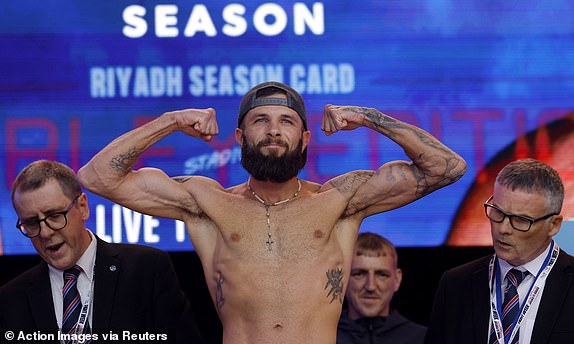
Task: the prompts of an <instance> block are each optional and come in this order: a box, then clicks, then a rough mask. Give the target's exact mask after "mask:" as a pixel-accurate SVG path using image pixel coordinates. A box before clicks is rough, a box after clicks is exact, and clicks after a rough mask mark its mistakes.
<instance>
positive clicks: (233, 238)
mask: <svg viewBox="0 0 574 344" xmlns="http://www.w3.org/2000/svg"><path fill="white" fill-rule="evenodd" d="M230 238H231V241H235V242H238V241H239V240H241V235H239V234H237V233H231V236H230Z"/></svg>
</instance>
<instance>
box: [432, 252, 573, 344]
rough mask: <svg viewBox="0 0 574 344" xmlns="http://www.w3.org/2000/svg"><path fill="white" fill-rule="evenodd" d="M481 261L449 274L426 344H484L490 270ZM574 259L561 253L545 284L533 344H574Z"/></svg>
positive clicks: (486, 261) (438, 297) (485, 260)
mask: <svg viewBox="0 0 574 344" xmlns="http://www.w3.org/2000/svg"><path fill="white" fill-rule="evenodd" d="M491 257H492V256H488V257H483V258H480V259H478V260H475V261H473V262H470V263H468V264H465V265H461V266H459V267H456V268H454V269H451V270H449V271H447V272H445V273H444V274H443V276H442V278H441V280H440V283H439V286H438V290H437V294H436V297H435V300H434V305H433V310H432V313H431V318H430V322H429V327H428V331H427V335H426V339H425V343H427V344H435V343H437V344H438V343H440V344H448V343H456V344H459V343H465V344H466V343H469V344H471V343H476V344H486V343H487V340H488V331H489V322H490V291H489V288H488V283H489V281H488V264H489V261H490V258H491ZM572 324H574V257H572V256H570V255H568V254H567V253H566V252H564V251H562V250H561V251H560V254H559V256H558V259H557V260H556V263H555V265H554V267H553V268H552V271H551V272H550V274H549V275H548V278H547V279H546V285H545V287H544V292H543V293H542V295H541V300H540V306H539V308H538V313H537V314H536V318H535V323H534V328H533V330H532V339H531V343H532V344H544V343H552V344H562V343H564V344H566V343H568V344H572V343H574V326H572Z"/></svg>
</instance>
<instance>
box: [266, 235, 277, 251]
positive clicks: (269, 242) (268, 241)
mask: <svg viewBox="0 0 574 344" xmlns="http://www.w3.org/2000/svg"><path fill="white" fill-rule="evenodd" d="M274 242H275V241H273V240H271V233H267V241H266V243H267V245H269V251H271V250H272V249H271V245H273V243H274Z"/></svg>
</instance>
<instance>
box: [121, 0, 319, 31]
mask: <svg viewBox="0 0 574 344" xmlns="http://www.w3.org/2000/svg"><path fill="white" fill-rule="evenodd" d="M153 12H154V13H153V20H154V23H155V25H154V29H153V30H154V32H153V34H154V35H155V37H158V38H175V37H178V36H179V35H180V34H181V31H183V35H184V36H185V37H194V36H195V35H196V34H198V33H204V34H205V36H206V37H215V36H217V34H218V30H217V29H218V28H217V27H216V26H215V24H214V21H213V17H212V14H211V12H210V11H209V9H208V7H207V6H206V5H204V4H196V5H194V6H193V8H192V9H191V12H190V13H189V15H187V14H180V11H179V7H178V6H177V5H171V4H164V5H157V6H155V7H154V9H153ZM146 14H147V10H146V8H145V7H143V6H140V5H130V6H127V7H126V8H125V9H124V10H123V13H122V18H123V21H124V24H125V25H124V26H123V28H122V33H123V34H124V36H126V37H129V38H141V37H143V36H145V35H146V34H147V33H148V27H149V24H148V20H149V19H146ZM248 16H252V17H251V18H248ZM185 17H187V18H185ZM220 18H221V20H220V21H219V22H221V23H222V24H221V32H222V33H223V34H224V35H226V36H229V37H239V36H242V35H244V34H245V33H246V32H247V30H248V22H251V23H252V24H253V28H254V30H255V31H256V32H257V33H259V34H261V35H264V36H277V35H279V34H282V33H284V32H285V30H286V29H287V27H288V25H289V22H291V23H292V27H293V33H294V34H295V35H297V36H301V35H305V34H307V33H310V34H313V35H323V34H324V32H325V8H324V5H323V3H322V2H315V3H313V4H312V5H311V8H309V6H308V5H307V4H305V3H303V2H296V3H294V4H293V11H292V18H289V16H288V11H287V10H286V9H285V8H284V7H282V6H281V5H280V4H278V3H273V2H267V3H263V4H261V5H259V6H258V7H257V8H255V10H254V11H253V12H252V13H248V12H247V10H246V8H245V6H244V5H242V4H238V3H232V4H229V5H226V6H225V7H223V9H222V10H221V16H220ZM184 23H185V26H184V27H181V25H183V24H184ZM180 29H183V30H180Z"/></svg>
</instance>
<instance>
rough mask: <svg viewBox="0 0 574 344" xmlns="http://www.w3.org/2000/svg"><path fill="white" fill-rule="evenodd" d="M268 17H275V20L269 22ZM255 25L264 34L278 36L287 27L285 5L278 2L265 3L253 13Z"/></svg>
mask: <svg viewBox="0 0 574 344" xmlns="http://www.w3.org/2000/svg"><path fill="white" fill-rule="evenodd" d="M267 17H273V18H274V20H273V21H272V22H271V23H268V22H267ZM253 25H254V26H255V29H257V31H258V32H259V33H261V34H262V35H265V36H277V35H278V34H280V33H281V32H283V30H285V27H287V13H285V10H284V9H283V7H281V6H279V5H277V4H274V3H266V4H263V5H261V6H259V7H258V8H257V9H256V10H255V13H254V14H253Z"/></svg>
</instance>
